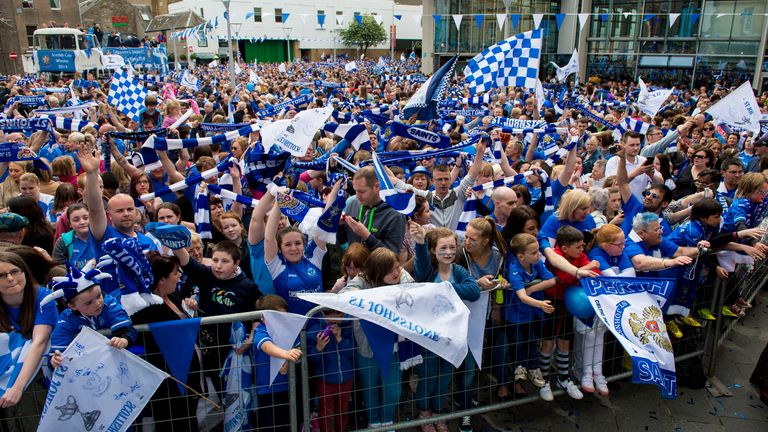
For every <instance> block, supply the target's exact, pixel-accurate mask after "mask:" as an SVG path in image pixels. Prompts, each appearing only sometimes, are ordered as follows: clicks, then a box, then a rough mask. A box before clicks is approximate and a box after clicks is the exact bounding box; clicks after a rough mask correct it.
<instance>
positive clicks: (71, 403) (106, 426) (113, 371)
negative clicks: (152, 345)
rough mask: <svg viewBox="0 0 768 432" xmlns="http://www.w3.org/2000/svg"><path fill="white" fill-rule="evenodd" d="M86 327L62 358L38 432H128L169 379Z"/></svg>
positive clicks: (52, 381) (53, 379) (54, 376)
mask: <svg viewBox="0 0 768 432" xmlns="http://www.w3.org/2000/svg"><path fill="white" fill-rule="evenodd" d="M108 342H109V340H108V339H107V338H106V337H104V336H102V335H101V334H99V333H98V332H97V331H95V330H93V329H91V328H89V327H83V329H82V330H81V331H80V334H78V335H77V337H76V338H75V340H73V341H72V343H71V344H70V345H69V347H67V349H66V350H65V351H64V353H63V354H62V357H63V361H62V364H61V366H59V367H58V368H56V370H55V371H54V372H53V376H52V377H51V386H50V388H49V390H48V396H47V397H46V400H45V406H44V407H43V412H42V414H41V418H40V425H39V426H38V429H37V430H38V431H39V432H53V431H55V432H68V431H73V432H82V431H88V432H90V431H94V432H96V431H109V432H121V431H126V430H128V428H129V427H130V426H131V424H132V423H133V421H134V420H136V417H138V415H139V413H141V411H142V409H144V406H145V405H146V404H147V402H149V400H150V398H151V397H152V395H153V394H154V393H155V391H156V390H157V388H158V387H159V386H160V384H161V383H162V382H163V380H164V379H166V378H168V374H166V373H165V372H163V371H161V370H159V369H157V368H155V367H154V366H152V365H150V364H149V363H147V362H146V361H144V360H142V359H140V358H139V357H137V356H135V355H134V354H131V353H130V352H129V351H128V350H123V349H116V348H113V347H111V346H109V345H108Z"/></svg>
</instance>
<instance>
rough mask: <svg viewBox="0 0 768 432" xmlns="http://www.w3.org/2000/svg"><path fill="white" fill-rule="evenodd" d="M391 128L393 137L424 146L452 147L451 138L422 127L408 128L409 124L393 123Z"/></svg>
mask: <svg viewBox="0 0 768 432" xmlns="http://www.w3.org/2000/svg"><path fill="white" fill-rule="evenodd" d="M389 127H390V129H391V130H392V134H393V135H396V136H400V137H403V138H409V139H412V140H415V141H418V142H419V143H421V144H422V145H428V146H432V147H435V148H446V147H449V146H450V145H451V138H450V137H449V136H448V135H440V134H438V133H435V132H432V131H428V130H426V129H423V128H420V127H416V126H408V125H407V124H405V123H400V122H392V124H390V126H389Z"/></svg>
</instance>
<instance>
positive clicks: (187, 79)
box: [179, 70, 200, 91]
mask: <svg viewBox="0 0 768 432" xmlns="http://www.w3.org/2000/svg"><path fill="white" fill-rule="evenodd" d="M179 85H180V86H184V87H187V88H189V89H192V90H194V91H200V80H199V79H197V77H195V76H194V75H192V72H190V71H189V70H185V71H184V73H182V74H181V78H179Z"/></svg>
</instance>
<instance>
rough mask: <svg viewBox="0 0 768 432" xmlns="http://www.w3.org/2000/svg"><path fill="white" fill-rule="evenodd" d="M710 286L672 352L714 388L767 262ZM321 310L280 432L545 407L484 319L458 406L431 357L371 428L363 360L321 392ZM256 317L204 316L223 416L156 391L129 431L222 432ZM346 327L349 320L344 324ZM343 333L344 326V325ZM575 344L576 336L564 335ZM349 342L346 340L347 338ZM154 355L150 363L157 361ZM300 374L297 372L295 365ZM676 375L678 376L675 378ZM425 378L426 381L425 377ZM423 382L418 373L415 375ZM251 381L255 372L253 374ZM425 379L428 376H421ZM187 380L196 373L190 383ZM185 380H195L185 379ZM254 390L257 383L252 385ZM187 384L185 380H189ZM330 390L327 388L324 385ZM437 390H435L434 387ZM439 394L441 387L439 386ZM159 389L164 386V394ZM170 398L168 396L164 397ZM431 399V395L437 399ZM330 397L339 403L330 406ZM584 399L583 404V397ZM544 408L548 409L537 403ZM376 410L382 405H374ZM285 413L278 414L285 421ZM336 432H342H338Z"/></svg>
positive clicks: (12, 424)
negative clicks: (235, 335)
mask: <svg viewBox="0 0 768 432" xmlns="http://www.w3.org/2000/svg"><path fill="white" fill-rule="evenodd" d="M712 279H714V280H713V282H712V283H708V284H705V285H702V286H700V287H699V288H698V289H699V293H700V295H699V297H700V300H699V301H698V302H697V304H696V305H695V307H694V310H696V309H698V308H701V307H709V308H710V310H711V311H712V313H713V314H715V316H716V317H717V320H716V321H709V322H705V323H704V324H703V326H702V327H701V328H692V327H682V329H683V331H684V336H683V338H682V339H673V346H674V347H675V353H676V356H675V359H676V362H678V363H680V362H683V361H685V360H689V359H692V358H699V357H702V361H703V366H704V370H705V372H706V373H707V375H708V376H709V377H710V382H712V383H713V385H715V386H717V385H716V384H717V380H716V377H715V376H714V372H715V366H716V362H715V359H716V353H717V349H718V347H719V346H720V345H721V344H722V342H723V340H724V339H725V338H726V337H727V336H728V333H729V332H730V331H731V329H732V328H733V326H734V323H735V321H736V320H735V319H731V318H725V317H723V316H722V306H723V304H725V300H726V299H727V298H731V297H734V296H741V297H744V298H746V299H747V300H749V301H751V300H753V299H754V297H755V296H756V294H757V292H758V291H759V290H760V289H761V288H762V287H763V286H765V284H766V282H768V263H767V262H766V261H763V262H760V263H757V264H756V265H755V266H754V268H752V269H749V268H746V266H740V267H739V268H737V270H736V271H735V272H734V273H732V274H731V276H730V277H729V279H728V280H727V281H723V280H721V279H718V278H710V280H712ZM322 310H323V308H320V307H317V308H315V309H313V310H312V311H310V313H309V314H308V317H309V319H308V320H307V324H306V325H305V328H304V329H303V330H302V332H301V334H300V338H301V349H302V352H303V357H302V360H301V361H300V362H299V364H298V365H293V364H291V367H289V372H288V378H289V389H290V390H289V392H288V399H287V405H288V406H287V407H285V405H283V406H281V407H279V408H281V409H275V408H272V411H273V413H274V415H273V420H274V421H275V422H276V423H278V425H277V426H278V429H275V430H286V431H300V430H303V431H306V432H310V431H312V432H314V431H316V430H320V431H323V432H324V431H325V430H331V429H329V424H330V425H332V424H333V423H332V422H331V414H325V415H321V413H327V412H328V411H329V410H328V409H327V408H328V406H325V407H324V406H323V405H322V404H323V403H327V402H328V399H329V398H332V399H335V400H334V401H333V402H334V403H337V404H342V405H343V402H347V403H348V408H347V410H346V413H344V414H343V415H341V416H338V415H336V416H334V417H333V418H334V420H336V421H339V420H340V419H341V418H343V417H346V418H347V426H346V430H366V431H369V432H374V431H389V430H403V429H407V428H413V427H418V426H420V425H423V424H428V423H433V422H438V421H443V422H446V423H447V422H453V423H454V424H455V420H456V419H461V418H462V417H464V416H480V415H482V414H486V413H490V412H493V411H499V410H505V409H509V408H512V407H516V406H520V405H524V404H529V403H534V402H537V401H541V399H540V398H539V395H538V389H537V388H536V387H534V386H532V385H531V383H526V382H523V383H522V384H523V387H524V389H525V390H526V392H527V395H526V396H522V395H521V396H518V397H515V396H514V392H515V390H514V382H515V381H514V375H515V370H514V366H515V365H517V364H519V363H520V362H521V360H523V359H520V358H517V357H516V356H515V355H512V354H514V352H515V349H516V348H518V344H516V343H510V342H509V341H506V342H505V341H504V340H501V339H500V337H499V336H500V335H502V334H504V333H503V332H504V331H505V330H506V328H505V326H504V323H502V324H501V325H498V324H494V323H493V322H492V321H491V320H489V321H488V328H487V329H486V334H485V343H484V350H483V358H482V368H481V369H478V370H476V371H475V374H474V377H473V378H472V380H471V381H470V380H467V381H466V386H465V388H466V389H467V390H469V397H466V398H464V400H463V401H461V400H456V397H457V396H461V392H460V390H461V388H462V387H461V385H462V384H464V382H463V379H464V377H465V376H464V371H461V370H459V371H457V370H455V369H454V368H453V367H452V366H451V367H449V368H447V369H442V370H438V371H434V370H432V369H431V365H434V363H435V362H434V359H431V358H427V361H428V364H427V365H426V366H425V365H423V364H422V365H417V366H415V367H411V368H409V369H406V370H402V371H399V370H398V372H397V373H399V374H400V375H399V376H398V375H395V377H396V378H397V379H396V380H395V381H396V382H397V385H396V386H394V387H393V386H389V387H384V386H378V385H377V386H373V387H371V386H369V387H367V389H368V390H376V391H379V392H383V391H385V390H386V391H392V392H394V391H395V390H397V393H398V395H399V396H398V397H397V400H396V402H395V406H394V415H393V417H392V420H394V424H390V425H378V426H375V427H371V428H369V427H368V424H369V422H370V419H369V415H368V411H369V410H368V409H366V407H364V404H363V400H364V399H365V398H364V397H362V395H363V392H364V391H365V390H366V388H365V387H364V386H363V380H361V378H362V377H363V376H362V375H363V373H364V372H366V370H368V368H367V367H366V365H363V364H360V363H359V361H358V360H359V356H358V354H357V353H356V352H355V351H356V350H357V348H356V347H355V346H354V345H353V346H352V347H351V348H349V349H348V350H347V352H344V351H339V352H338V355H346V356H347V358H350V357H351V359H352V361H351V367H352V370H351V372H352V374H351V380H352V386H351V390H350V391H349V392H347V391H346V390H338V389H337V388H334V387H333V386H330V392H329V386H325V387H321V386H324V385H325V384H324V383H323V381H322V380H321V378H323V374H322V371H323V370H325V369H326V368H330V369H331V370H332V369H333V367H331V366H334V367H335V366H337V365H330V364H324V363H323V361H322V360H321V357H320V356H319V355H318V354H317V353H316V349H312V343H313V341H314V340H315V337H316V334H317V332H320V331H322V329H323V327H324V325H325V323H323V322H322V321H320V322H319V321H318V320H321V319H322V318H320V317H319V316H318V314H319V313H320V312H321V311H322ZM260 318H261V313H260V312H248V313H243V314H234V315H227V316H218V317H210V318H202V320H201V338H203V339H206V340H207V343H205V344H204V345H205V348H204V350H205V351H206V353H207V354H206V355H207V356H208V357H207V358H208V360H206V361H205V362H204V363H203V367H202V370H201V371H199V372H200V374H201V375H202V376H205V377H206V382H207V383H208V385H210V384H213V389H209V390H208V391H207V392H205V395H206V397H207V398H209V399H211V400H213V401H214V402H216V403H217V404H218V405H219V406H220V407H222V408H221V409H210V410H209V411H205V410H203V411H201V408H200V406H199V405H200V404H203V405H204V406H205V407H206V409H209V408H211V405H210V404H208V403H207V402H201V401H202V399H198V408H197V411H196V412H195V413H194V414H189V415H178V413H177V412H176V411H175V410H176V409H178V407H179V406H182V405H183V404H181V403H180V399H183V398H187V397H190V396H189V395H190V392H187V395H186V396H179V395H178V394H174V393H173V392H167V391H166V392H165V394H161V393H162V392H160V390H159V391H158V393H157V394H156V395H155V397H154V398H153V400H152V402H151V403H150V404H148V405H147V407H146V408H145V410H144V411H143V412H142V414H141V416H140V417H139V419H138V420H137V421H136V422H135V424H134V426H133V427H132V428H133V429H132V430H134V431H142V432H143V431H153V430H157V431H172V432H178V431H181V430H184V431H187V430H191V429H194V428H195V427H197V428H199V430H222V429H221V428H222V425H221V421H223V410H224V407H225V406H226V404H227V403H228V402H230V401H229V400H228V398H229V396H228V395H227V394H226V391H225V389H223V388H222V384H221V381H220V380H218V381H217V379H218V377H219V375H220V373H221V370H222V368H223V366H224V365H223V364H222V362H223V358H224V357H225V356H226V353H228V352H229V350H230V349H231V345H230V344H229V341H228V339H227V341H222V340H221V338H223V337H224V336H223V335H221V334H219V332H221V331H223V329H227V331H228V329H229V325H230V324H231V323H232V322H235V321H242V322H244V323H251V322H255V321H256V320H259V319H260ZM348 321H352V320H349V319H348ZM348 325H349V324H348ZM136 329H137V330H138V331H139V334H140V340H143V339H141V335H142V334H143V333H145V332H147V331H148V330H149V329H148V326H146V325H137V326H136ZM568 336H573V334H571V335H568ZM346 337H350V336H349V334H347V335H346ZM505 348H506V350H507V351H506V354H507V355H506V356H504V355H503V354H504V352H503V351H502V350H503V349H505ZM217 351H218V352H219V355H212V354H211V352H217ZM576 351H577V347H575V346H572V347H571V360H572V365H573V366H572V368H571V376H573V377H574V378H576V379H577V380H579V379H580V378H581V377H580V376H578V375H574V374H573V369H574V368H575V369H578V368H579V367H580V366H581V365H579V360H578V356H576V355H574V352H576ZM159 355H161V354H160V353H157V352H145V353H143V354H140V356H141V357H143V358H145V359H148V360H150V361H151V360H152V356H159ZM531 356H533V357H534V358H535V357H537V356H538V351H534V352H533V353H532V354H531V355H529V357H531ZM156 359H157V358H156V357H155V361H156ZM602 361H603V371H604V374H605V377H606V378H607V380H608V382H612V381H619V380H624V379H626V378H629V377H631V375H632V373H631V371H630V370H629V368H628V367H627V364H628V358H627V357H626V354H625V352H624V350H623V348H622V347H621V345H620V344H619V343H618V342H616V341H615V339H614V338H613V337H612V336H611V333H610V332H609V331H607V332H606V334H605V351H604V354H603V357H602ZM295 366H298V368H299V369H298V371H297V370H296V367H295ZM681 370H682V369H678V376H680V372H681ZM425 371H426V374H424V372H425ZM420 374H422V375H421V376H420ZM556 374H557V370H556V359H555V356H554V354H553V357H552V373H551V378H552V379H553V380H554V379H555V378H556ZM254 375H255V374H254ZM425 375H426V376H425ZM190 376H192V374H191V375H190ZM190 379H191V378H190ZM253 379H254V383H255V380H256V377H255V376H254V377H253ZM502 380H503V381H504V382H506V383H508V389H509V392H510V397H509V398H504V399H502V398H500V397H499V395H498V389H499V385H500V384H502V382H501V381H502ZM188 381H189V380H188ZM425 382H427V383H428V384H429V385H433V384H435V383H439V382H442V383H444V385H445V383H446V382H447V388H448V391H447V392H444V393H440V392H439V391H437V389H438V388H439V386H437V387H435V388H434V389H433V390H435V391H433V392H431V394H430V395H431V396H432V397H431V398H429V399H427V398H425V397H424V392H423V387H422V388H420V386H424V385H425ZM326 384H327V383H326ZM164 385H165V386H174V387H175V386H176V383H175V382H174V381H171V380H166V383H165V384H164ZM433 387H434V386H433ZM443 388H445V387H443ZM161 389H163V387H162V386H161ZM322 389H324V392H323V393H322V394H321V395H319V391H320V390H322ZM166 390H167V389H166ZM247 390H252V391H253V392H252V393H255V391H257V390H258V388H257V387H256V386H255V384H254V385H253V386H252V388H250V389H247ZM552 390H553V393H554V396H555V397H559V398H563V397H566V398H567V397H568V396H567V395H564V393H565V392H564V391H563V390H559V389H557V388H556V386H555V385H554V381H553V385H552ZM27 392H32V393H33V394H35V396H36V398H37V399H38V402H40V401H43V400H44V399H45V393H46V390H45V388H44V387H42V386H41V385H38V384H37V383H35V384H33V385H31V386H30V387H29V388H28V389H27ZM436 392H437V393H436ZM334 396H336V397H335V398H334ZM585 397H588V396H586V395H585ZM539 403H545V402H539ZM430 404H432V407H436V408H442V410H441V411H438V412H433V415H432V416H431V417H429V418H428V419H422V418H419V414H420V409H419V408H424V407H425V406H430ZM41 408H42V405H39V406H38V407H37V409H38V411H37V413H35V412H32V413H31V414H30V413H29V412H28V413H27V414H26V415H18V416H9V415H8V412H6V416H5V417H4V418H2V417H0V430H2V431H6V430H7V431H27V430H35V427H32V428H30V425H36V416H38V415H39V409H41ZM374 408H380V407H374ZM286 412H287V413H288V415H287V416H284V415H283V414H281V413H286ZM477 422H478V421H477V419H476V418H475V420H474V424H475V427H476V428H477ZM251 427H252V429H244V430H264V429H263V428H259V425H253V424H252V425H251ZM453 429H455V427H452V430H453ZM334 430H340V429H339V427H338V426H336V428H335V429H334Z"/></svg>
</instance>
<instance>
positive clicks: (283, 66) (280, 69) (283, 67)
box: [277, 63, 286, 73]
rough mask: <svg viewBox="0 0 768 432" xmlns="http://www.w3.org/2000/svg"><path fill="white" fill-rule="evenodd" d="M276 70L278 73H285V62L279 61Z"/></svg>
mask: <svg viewBox="0 0 768 432" xmlns="http://www.w3.org/2000/svg"><path fill="white" fill-rule="evenodd" d="M277 70H278V71H279V72H280V73H286V71H285V63H280V65H279V66H278V67H277Z"/></svg>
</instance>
